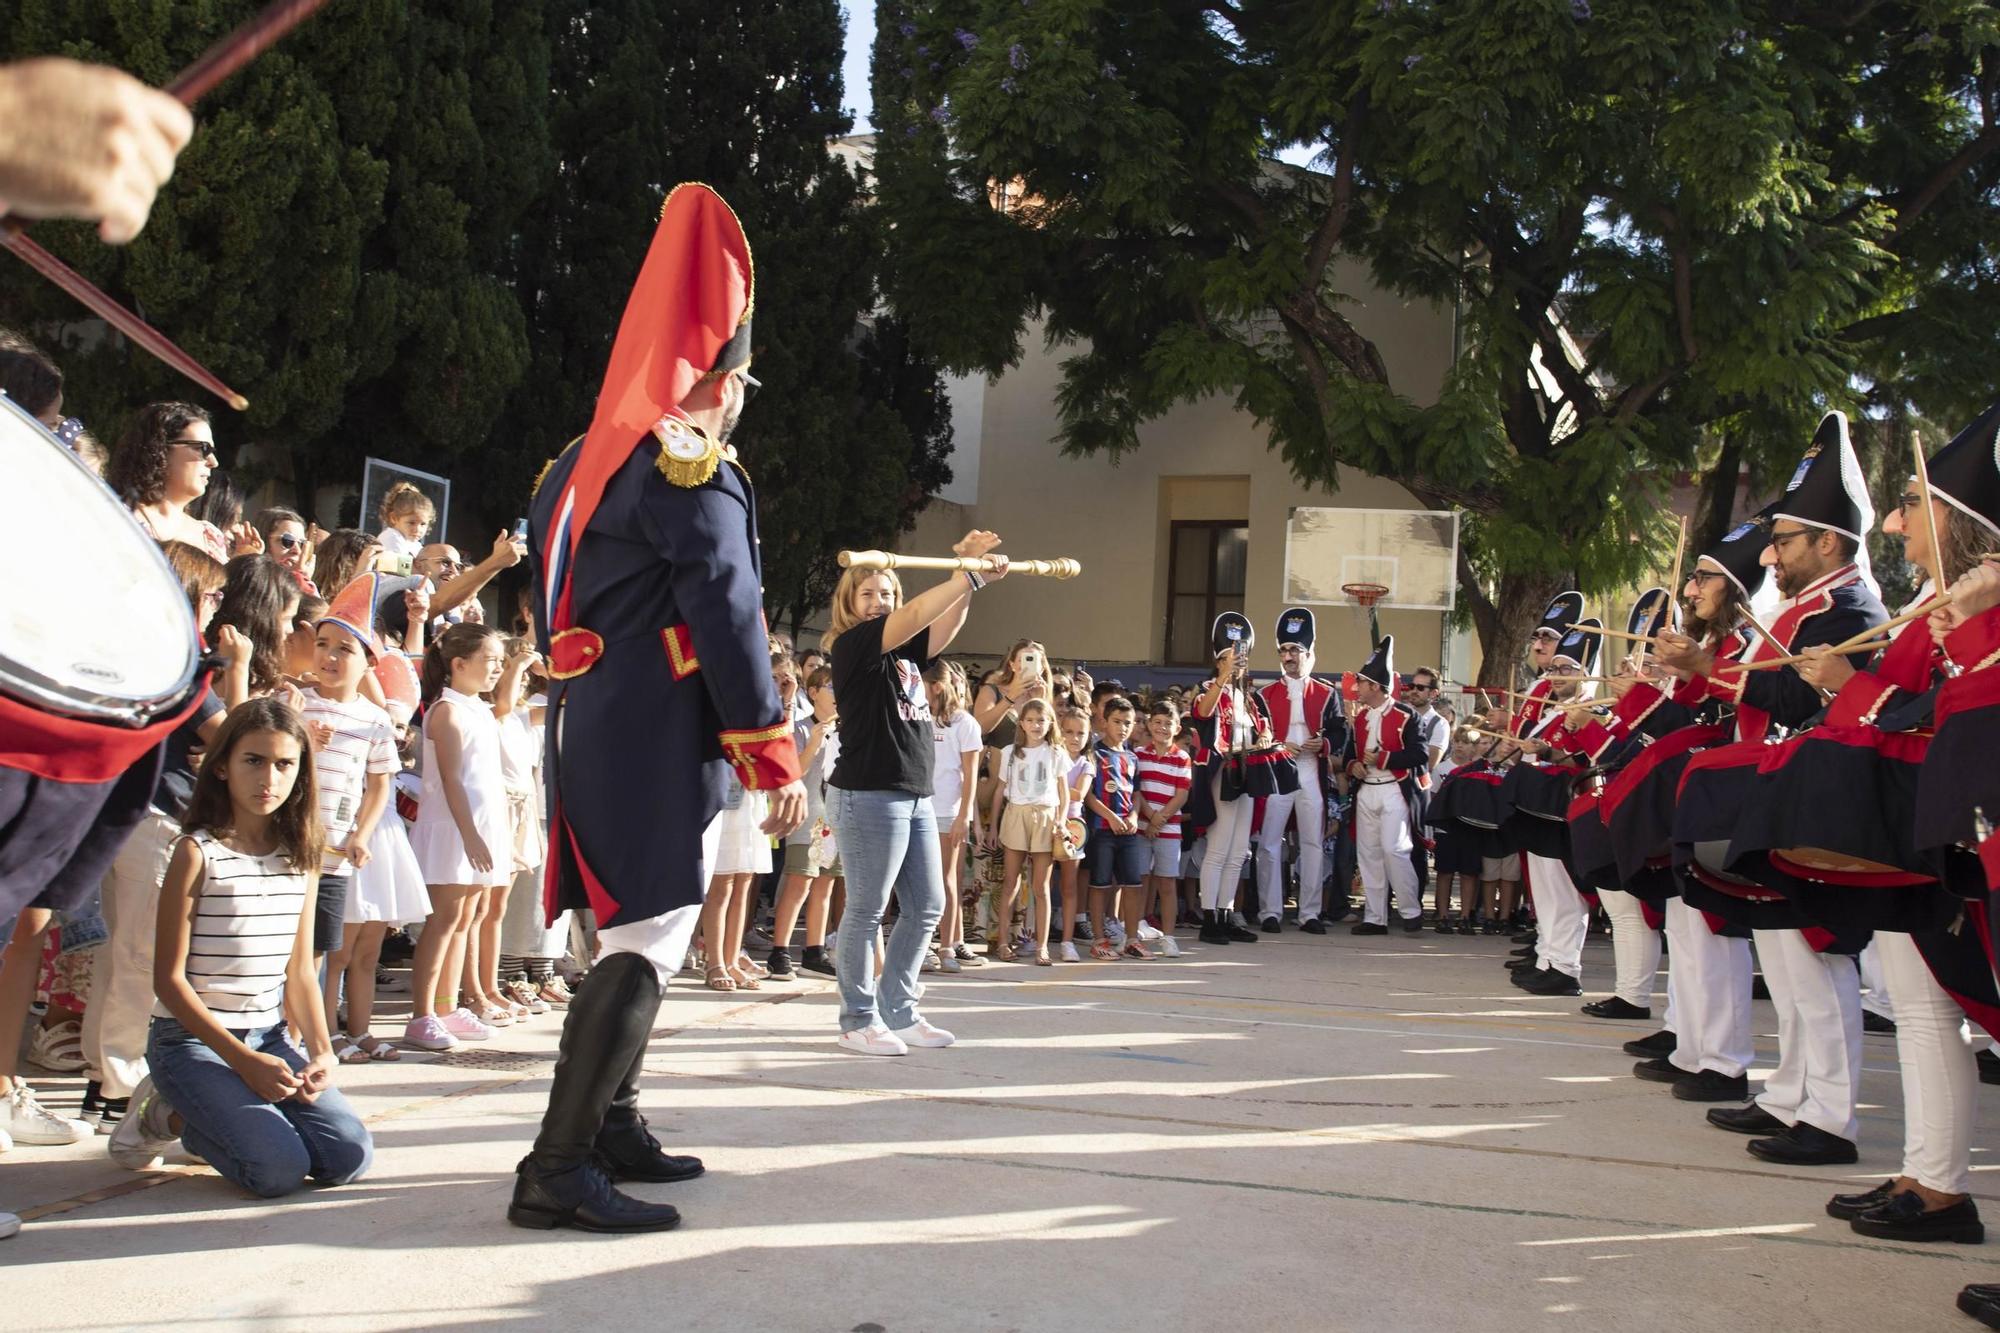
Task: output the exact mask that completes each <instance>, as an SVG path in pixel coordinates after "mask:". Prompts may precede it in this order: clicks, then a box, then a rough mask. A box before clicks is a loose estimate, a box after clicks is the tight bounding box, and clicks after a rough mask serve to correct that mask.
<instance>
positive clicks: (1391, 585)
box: [1285, 507, 1458, 611]
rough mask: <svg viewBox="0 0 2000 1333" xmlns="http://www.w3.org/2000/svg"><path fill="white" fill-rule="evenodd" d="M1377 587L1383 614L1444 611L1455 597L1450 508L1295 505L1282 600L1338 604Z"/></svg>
mask: <svg viewBox="0 0 2000 1333" xmlns="http://www.w3.org/2000/svg"><path fill="white" fill-rule="evenodd" d="M1352 583H1379V584H1381V585H1382V586H1383V587H1385V588H1387V589H1388V590H1389V591H1388V593H1387V595H1386V596H1384V597H1383V598H1382V603H1381V604H1382V606H1383V607H1385V608H1390V609H1396V610H1403V611H1449V610H1451V609H1452V607H1453V605H1454V604H1455V603H1456V601H1457V597H1458V515H1457V514H1455V513H1453V512H1451V511H1450V510H1429V509H1337V508H1307V507H1301V508H1296V509H1293V510H1292V511H1291V517H1290V519H1289V520H1288V521H1287V522H1286V525H1285V600H1286V601H1287V602H1291V603H1295V604H1299V605H1306V606H1311V605H1322V606H1341V605H1346V604H1347V603H1348V602H1349V600H1350V599H1349V598H1348V596H1347V595H1346V594H1345V593H1343V592H1342V591H1341V588H1342V586H1343V585H1346V584H1352Z"/></svg>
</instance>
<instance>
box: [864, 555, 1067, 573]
mask: <svg viewBox="0 0 2000 1333" xmlns="http://www.w3.org/2000/svg"><path fill="white" fill-rule="evenodd" d="M839 560H840V567H841V568H842V569H942V570H969V571H971V572H972V573H974V574H984V573H986V572H987V571H988V570H990V569H992V568H993V567H994V566H993V561H992V558H991V557H989V556H983V555H979V556H960V555H897V554H896V553H895V552H893V551H842V552H841V553H840V556H839ZM1007 572H1008V573H1009V574H1031V575H1034V576H1036V577H1038V578H1048V579H1073V578H1075V577H1076V576H1077V575H1079V574H1081V573H1083V566H1082V565H1081V564H1079V563H1078V562H1077V561H1075V560H1071V559H1069V558H1068V557H1067V556H1064V557H1062V558H1060V559H1056V560H1009V561H1008V562H1007Z"/></svg>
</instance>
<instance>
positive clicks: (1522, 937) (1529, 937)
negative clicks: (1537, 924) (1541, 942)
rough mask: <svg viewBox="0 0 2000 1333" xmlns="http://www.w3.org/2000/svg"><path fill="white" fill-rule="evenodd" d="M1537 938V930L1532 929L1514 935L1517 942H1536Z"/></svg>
mask: <svg viewBox="0 0 2000 1333" xmlns="http://www.w3.org/2000/svg"><path fill="white" fill-rule="evenodd" d="M1535 938H1536V932H1535V931H1532V930H1524V931H1521V932H1520V933H1519V934H1517V935H1515V936H1514V937H1513V939H1514V943H1516V944H1533V943H1534V942H1535Z"/></svg>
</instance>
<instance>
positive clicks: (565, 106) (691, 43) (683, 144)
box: [492, 0, 950, 624]
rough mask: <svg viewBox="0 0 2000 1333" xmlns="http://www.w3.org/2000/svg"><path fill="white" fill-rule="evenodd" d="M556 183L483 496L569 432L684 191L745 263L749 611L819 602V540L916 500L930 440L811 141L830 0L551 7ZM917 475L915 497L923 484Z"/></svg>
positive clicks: (822, 586)
mask: <svg viewBox="0 0 2000 1333" xmlns="http://www.w3.org/2000/svg"><path fill="white" fill-rule="evenodd" d="M549 35H550V39H551V43H552V51H553V70H554V87H555V110H554V112H553V114H552V116H551V128H552V135H553V140H554V147H555V156H556V169H555V184H554V188H552V189H550V190H549V191H547V192H546V193H545V194H544V195H543V196H542V198H541V200H540V202H539V204H538V205H537V207H536V208H534V209H533V210H531V211H530V213H529V214H528V215H527V217H526V218H524V220H523V224H522V243H521V259H520V265H519V273H520V293H521V296H522V300H523V303H524V307H525V308H526V309H527V311H528V320H529V342H530V346H531V348H532V354H531V364H530V368H529V371H528V374H527V376H526V378H525V379H524V381H523V382H522V384H521V386H520V388H519V389H518V390H517V391H516V393H515V394H514V396H513V399H512V402H511V405H510V408H509V410H508V412H507V413H506V415H505V418H504V427H503V429H502V431H501V432H499V438H498V439H497V440H496V442H495V450H496V455H497V457H496V463H497V466H496V467H495V468H494V469H493V474H492V475H493V477H494V480H495V481H496V482H497V483H499V484H498V485H497V486H495V487H494V491H495V492H496V493H498V494H502V495H514V494H519V493H524V492H525V490H526V483H527V481H528V480H529V479H530V478H532V477H533V476H534V475H535V474H536V472H537V471H538V470H539V469H540V467H541V466H542V464H543V463H544V462H545V461H546V460H547V459H548V458H549V457H550V456H551V455H552V454H554V453H555V452H557V451H558V450H559V449H561V447H562V446H563V444H564V443H565V442H566V441H568V440H570V439H572V438H573V437H575V436H576V435H577V434H578V433H579V432H581V431H582V430H583V428H584V427H585V426H586V425H587V424H588V422H589V418H590V414H591V407H592V404H593V403H594V401H595V399H596V395H597V390H598V386H599V384H600V382H601V380H602V377H603V373H604V364H605V361H606V359H607V357H608V355H609V352H610V346H611V338H612V335H613V334H614V333H615V332H616V331H617V325H618V319H619V315H620V313H621V312H622V311H623V309H624V305H625V298H626V295H627V293H628V292H629V291H630V289H631V283H632V279H633V276H634V275H635V274H636V273H637V272H638V269H639V264H640V261H641V259H642V258H643V257H644V254H645V251H646V247H647V245H648V243H649V242H650V241H651V239H652V231H653V223H654V221H655V219H656V218H657V217H658V216H659V210H660V203H661V200H662V199H663V198H664V197H665V192H666V190H667V189H669V188H671V186H672V185H673V184H674V183H675V182H678V181H684V180H698V181H703V182H705V183H707V184H709V185H711V186H713V187H715V189H716V190H718V191H719V192H720V193H721V194H722V196H723V197H724V198H725V199H727V200H729V202H730V204H731V205H732V206H733V207H734V208H735V209H736V210H737V212H738V213H739V215H740V216H741V217H742V219H743V225H744V229H745V231H746V232H747V233H748V234H749V237H750V243H751V248H752V251H753V253H754V255H755V258H756V333H755V346H754V348H753V355H754V358H755V373H756V375H757V377H758V379H759V380H761V381H762V382H763V384H764V389H763V391H762V392H761V393H760V394H759V395H758V396H757V397H756V399H755V401H754V402H753V403H752V404H751V406H750V407H749V409H748V410H747V411H746V412H745V413H744V416H743V419H742V423H741V425H740V426H739V427H738V430H737V435H736V441H735V442H736V444H737V447H738V449H739V451H740V452H741V454H742V455H743V458H744V460H745V464H746V466H747V467H748V468H749V470H750V473H751V475H752V477H753V478H754V479H755V481H756V484H757V486H758V500H759V511H760V520H761V525H762V526H761V531H762V534H763V537H762V539H763V543H764V547H763V550H764V559H765V586H766V607H767V609H768V610H769V612H770V613H771V615H772V617H773V619H774V620H778V619H782V618H783V617H785V616H787V615H789V617H790V618H791V619H792V621H793V622H794V624H796V623H797V621H798V620H799V619H800V618H801V617H802V616H803V615H804V614H805V613H806V612H807V611H809V610H811V609H813V608H814V607H816V606H817V605H819V604H820V602H821V601H822V600H823V598H824V595H825V591H826V589H827V588H828V583H827V574H826V571H827V570H828V569H829V568H831V564H832V555H833V552H834V550H835V549H837V546H838V545H839V544H842V543H843V542H852V543H857V544H868V545H880V544H884V543H886V542H887V541H888V540H890V539H891V538H893V536H894V535H895V534H896V533H897V532H898V531H900V530H902V529H903V528H904V527H907V525H908V523H909V522H910V521H911V518H912V517H913V515H914V511H915V509H916V508H918V507H921V504H922V503H923V501H924V500H925V499H926V498H927V497H928V494H929V489H926V490H924V491H923V492H922V493H920V494H917V495H915V496H914V497H913V496H912V494H911V488H910V487H909V486H908V485H905V484H901V483H903V482H905V481H906V480H909V479H926V478H935V477H937V476H938V475H939V474H940V471H941V469H942V466H943V465H942V462H941V460H942V457H943V454H944V452H945V451H946V449H947V448H948V445H949V439H950V436H949V427H948V424H947V425H946V426H944V427H943V428H942V429H939V428H937V427H936V426H935V424H934V422H933V420H932V419H931V418H927V417H924V416H923V415H922V414H921V413H915V414H913V413H912V412H909V411H905V410H902V406H903V402H904V400H906V399H920V398H921V397H922V394H923V392H925V390H926V389H928V391H929V392H931V393H933V394H935V395H938V396H940V397H941V386H940V385H939V383H938V380H937V374H936V371H935V369H934V368H932V367H930V366H929V365H927V364H923V363H911V362H909V361H907V359H898V360H896V361H895V362H894V364H895V366H896V368H897V370H898V371H899V374H898V375H896V376H892V377H890V378H889V379H888V380H887V381H886V382H885V381H884V380H883V379H882V378H881V377H880V376H878V375H877V374H876V373H875V368H876V366H877V365H878V364H879V362H880V358H873V359H871V355H870V350H869V349H870V348H871V346H873V344H872V343H871V342H870V340H869V338H868V337H867V336H865V332H864V328H863V321H864V320H865V319H866V318H867V317H868V316H869V315H870V314H871V312H872V311H873V308H874V306H875V303H876V270H877V266H878V258H879V254H880V249H881V236H880V232H879V224H878V223H877V222H876V220H875V218H874V215H873V213H872V211H871V210H870V209H869V208H868V206H867V203H866V201H865V199H864V198H863V196H862V194H861V191H860V189H859V184H858V182H857V181H856V179H855V176H854V174H853V173H852V172H851V171H849V170H848V168H847V167H846V166H845V165H844V163H843V162H842V161H841V160H840V159H838V158H836V157H835V156H834V155H833V154H832V153H831V152H830V151H829V149H828V142H829V140H831V139H833V138H834V137H836V136H838V135H840V134H843V133H845V132H846V130H847V129H848V128H849V122H848V120H847V118H846V116H845V115H844V114H843V113H842V111H841V110H840V105H841V85H840V56H841V42H842V32H841V22H840V12H839V9H838V7H837V5H836V4H835V3H834V0H806V2H805V3H779V2H778V0H741V2H740V3H735V4H730V5H725V6H722V7H720V8H718V7H716V6H714V5H701V6H696V5H691V4H672V3H661V2H660V0H615V2H614V3H606V4H600V5H596V6H594V7H592V8H591V9H590V11H589V13H588V18H587V21H585V19H584V18H583V17H581V16H578V15H574V14H568V13H558V12H554V10H553V9H552V11H551V13H550V15H549ZM935 484H937V483H933V484H932V488H934V485H935Z"/></svg>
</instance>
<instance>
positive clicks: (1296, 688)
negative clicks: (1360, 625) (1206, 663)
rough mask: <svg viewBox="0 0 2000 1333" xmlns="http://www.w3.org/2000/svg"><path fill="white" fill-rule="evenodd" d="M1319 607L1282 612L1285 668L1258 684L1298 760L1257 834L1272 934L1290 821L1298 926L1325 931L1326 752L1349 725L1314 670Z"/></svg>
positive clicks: (1265, 917)
mask: <svg viewBox="0 0 2000 1333" xmlns="http://www.w3.org/2000/svg"><path fill="white" fill-rule="evenodd" d="M1315 629H1316V626H1315V623H1314V620H1313V613H1312V612H1311V611H1310V610H1309V609H1307V608H1306V607H1303V606H1295V607H1292V608H1290V609H1289V610H1287V611H1284V612H1283V613H1281V614H1280V615H1279V616H1278V635H1277V638H1278V664H1279V666H1280V667H1281V668H1282V669H1283V671H1284V674H1283V675H1282V676H1280V677H1279V678H1278V679H1277V680H1275V681H1273V682H1272V683H1271V684H1269V685H1266V686H1265V687H1264V688H1263V689H1261V690H1259V691H1258V695H1259V697H1260V698H1262V699H1263V701H1264V708H1265V710H1266V711H1267V712H1269V713H1270V715H1271V736H1272V738H1273V739H1274V740H1277V741H1278V742H1279V743H1281V744H1282V745H1283V746H1284V747H1285V753H1287V754H1288V755H1290V756H1291V757H1292V758H1293V760H1294V761H1296V762H1297V764H1298V767H1299V789H1298V790H1297V791H1296V792H1280V793H1279V794H1278V795H1276V796H1268V797H1266V798H1265V799H1264V822H1263V824H1262V826H1261V827H1260V828H1259V830H1258V834H1257V890H1258V893H1257V896H1258V915H1259V917H1260V918H1261V919H1262V922H1261V923H1262V926H1263V930H1264V933H1265V934H1266V935H1275V934H1277V933H1278V930H1279V925H1280V922H1281V920H1282V918H1283V915H1284V904H1285V893H1284V884H1285V826H1286V825H1287V824H1289V823H1290V822H1291V820H1292V817H1293V815H1295V814H1296V815H1297V816H1298V823H1299V928H1300V929H1301V930H1304V931H1305V932H1306V933H1307V934H1309V935H1324V934H1325V933H1326V924H1325V923H1324V922H1322V921H1321V920H1320V919H1319V913H1320V899H1321V893H1322V891H1323V889H1324V887H1325V879H1326V875H1325V862H1326V846H1325V843H1326V788H1327V783H1326V781H1325V779H1324V777H1323V776H1322V773H1321V769H1322V763H1323V756H1325V755H1326V753H1327V752H1328V751H1329V750H1330V749H1338V748H1339V746H1340V743H1341V741H1342V740H1343V739H1344V738H1345V736H1346V732H1347V719H1346V717H1345V716H1344V715H1343V714H1342V712H1341V707H1340V698H1339V695H1338V693H1337V692H1336V691H1335V690H1334V688H1333V687H1332V686H1331V685H1329V684H1327V683H1326V682H1325V681H1323V680H1319V679H1317V678H1316V677H1314V675H1313V673H1312V670H1313V639H1314V634H1315Z"/></svg>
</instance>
